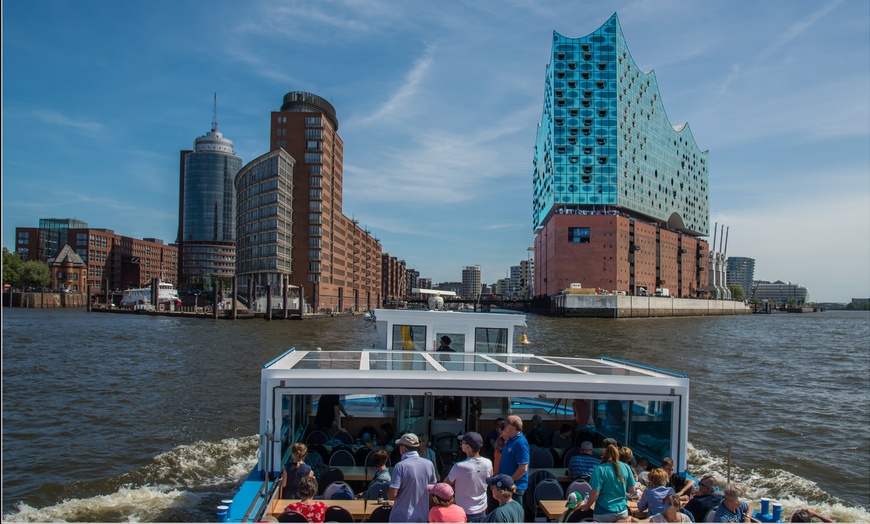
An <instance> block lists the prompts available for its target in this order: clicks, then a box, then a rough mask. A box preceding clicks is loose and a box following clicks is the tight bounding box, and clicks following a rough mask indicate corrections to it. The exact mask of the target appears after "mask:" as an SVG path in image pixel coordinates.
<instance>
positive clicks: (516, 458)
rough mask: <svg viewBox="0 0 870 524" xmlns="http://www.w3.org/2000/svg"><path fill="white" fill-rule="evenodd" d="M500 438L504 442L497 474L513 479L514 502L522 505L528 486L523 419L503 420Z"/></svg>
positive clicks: (527, 451)
mask: <svg viewBox="0 0 870 524" xmlns="http://www.w3.org/2000/svg"><path fill="white" fill-rule="evenodd" d="M502 436H503V437H504V438H505V440H506V442H505V443H504V449H502V452H501V460H500V461H499V463H498V472H499V474H504V475H508V476H509V477H511V478H512V479H513V481H514V485H515V486H516V488H517V490H516V491H515V492H514V500H516V501H518V502H520V503H522V501H523V493H524V492H525V491H526V488H527V487H528V486H529V441H528V440H526V436H525V435H523V419H521V418H520V417H518V416H516V415H511V416H509V417H508V418H507V419H506V420H505V426H504V431H502Z"/></svg>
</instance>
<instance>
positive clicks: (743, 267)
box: [725, 257, 755, 299]
mask: <svg viewBox="0 0 870 524" xmlns="http://www.w3.org/2000/svg"><path fill="white" fill-rule="evenodd" d="M725 273H726V275H727V276H726V278H725V281H726V282H727V283H728V285H731V284H739V285H740V287H742V288H743V293H745V294H746V298H747V299H748V298H749V297H750V295H752V283H753V281H754V280H755V259H754V258H747V257H728V260H727V261H726V266H725Z"/></svg>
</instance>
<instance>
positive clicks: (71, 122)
mask: <svg viewBox="0 0 870 524" xmlns="http://www.w3.org/2000/svg"><path fill="white" fill-rule="evenodd" d="M32 113H33V116H35V117H36V118H37V119H39V120H40V121H42V122H44V123H46V124H50V125H52V126H63V127H71V128H73V129H78V130H81V131H87V132H98V131H102V130H103V127H104V126H103V124H101V123H99V122H94V121H87V120H81V119H78V118H75V117H71V116H67V115H65V114H63V113H59V112H57V111H53V110H50V109H34V110H33V112H32Z"/></svg>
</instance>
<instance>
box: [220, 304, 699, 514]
mask: <svg viewBox="0 0 870 524" xmlns="http://www.w3.org/2000/svg"><path fill="white" fill-rule="evenodd" d="M439 299H440V297H437V296H433V297H431V298H430V300H429V302H430V310H428V311H427V310H401V309H377V310H374V311H373V312H372V313H371V314H370V315H367V317H366V324H368V325H371V324H374V325H375V326H376V329H377V332H378V343H377V344H376V345H377V347H376V348H372V349H362V348H361V349H360V350H344V351H329V350H326V349H324V350H321V348H316V349H313V350H312V349H305V350H303V349H296V348H291V349H290V350H288V351H287V352H285V353H284V354H282V355H281V356H279V357H277V358H276V359H274V360H273V361H271V362H269V363H267V364H266V365H265V366H263V369H262V371H261V384H260V422H259V434H260V445H259V452H258V460H257V464H256V466H255V467H254V469H253V471H252V472H251V473H250V475H249V476H248V477H247V478H246V479H245V480H244V481H243V482H242V484H241V486H240V487H239V490H238V492H237V494H236V495H235V496H234V498H233V499H232V501H231V502H230V501H225V502H226V504H225V505H222V506H219V507H218V520H219V521H230V522H255V521H257V520H259V519H261V518H263V517H264V516H267V515H273V516H277V515H279V514H280V513H281V512H282V510H283V509H284V507H285V506H286V503H287V501H284V500H280V495H281V494H280V491H281V490H280V489H279V487H280V484H281V479H280V476H281V473H282V469H283V465H284V463H285V462H286V461H287V460H288V458H289V455H290V447H291V446H292V445H293V444H294V443H296V442H306V443H308V447H309V452H310V455H309V456H311V454H315V453H316V454H317V455H318V460H315V461H314V462H318V461H322V464H324V467H325V466H326V465H332V466H333V467H337V468H339V469H341V470H343V477H344V481H345V482H348V483H350V484H354V483H357V486H356V487H354V490H355V492H356V493H359V492H360V491H361V490H362V489H364V487H365V486H367V485H368V481H370V480H371V477H372V475H373V473H374V470H373V469H372V468H370V467H367V465H366V457H365V455H366V454H367V452H368V451H369V449H371V448H372V446H375V447H377V446H378V445H381V446H383V447H385V448H386V449H387V450H388V451H390V452H391V453H392V455H391V461H390V463H389V465H390V466H392V465H394V464H395V462H397V461H398V459H399V457H398V456H397V455H398V453H397V451H398V450H394V449H392V443H393V442H392V440H394V439H396V438H398V437H399V436H401V435H402V434H404V433H406V432H413V433H416V434H418V435H424V434H425V435H431V436H432V437H431V439H430V448H431V449H433V450H434V451H435V452H436V471H437V472H438V473H439V474H440V475H442V476H443V475H445V474H446V472H447V471H449V467H450V466H451V465H452V463H453V462H454V461H456V460H460V459H461V456H460V451H459V445H458V440H457V438H456V437H457V435H460V434H463V433H465V432H466V431H477V432H478V433H480V434H482V435H484V436H486V435H487V434H489V433H490V431H492V430H493V428H494V427H495V421H496V419H497V418H499V417H506V416H507V415H509V414H515V415H519V416H520V417H521V418H522V419H523V420H524V421H526V422H527V423H529V422H530V421H531V419H532V417H534V416H535V415H540V416H541V419H542V421H543V424H544V425H545V426H546V428H547V430H548V432H549V433H550V434H553V435H555V434H558V433H559V430H560V428H561V427H562V425H563V424H569V425H571V426H572V427H574V426H575V417H574V410H573V406H574V405H576V404H575V400H585V401H586V403H587V405H588V406H589V407H590V418H589V419H588V420H587V422H588V423H589V424H588V425H584V430H585V431H586V433H585V434H584V436H583V439H584V440H587V439H593V440H594V445H595V446H596V447H599V446H600V444H601V441H602V440H603V439H604V438H608V437H610V438H615V439H616V440H617V441H618V442H619V444H620V445H626V446H629V447H630V448H631V449H632V450H633V451H634V453H635V454H636V455H637V456H642V457H646V458H647V459H649V461H650V463H651V464H653V465H656V464H660V463H661V460H662V459H663V458H665V457H671V458H672V459H673V460H674V462H675V463H676V465H677V468H678V470H679V471H681V472H685V470H686V462H687V453H688V450H687V447H688V444H687V439H688V418H689V379H688V378H687V377H686V376H685V375H683V374H680V373H674V372H671V371H666V370H663V369H657V368H653V367H649V366H645V365H641V364H637V363H632V362H627V361H623V360H616V359H611V358H606V357H601V358H579V357H564V356H544V355H542V354H539V353H541V352H539V351H535V353H534V354H533V353H530V352H526V351H525V349H524V348H525V346H527V345H528V344H527V343H528V339H527V337H526V335H525V330H524V329H525V326H526V319H525V316H524V315H521V314H500V313H465V312H456V311H443V310H440V307H439V306H441V304H443V300H440V302H441V304H439ZM444 336H446V337H448V338H449V340H450V348H451V349H452V350H453V351H438V349H439V341H440V340H441V339H442V337H444ZM517 348H519V349H517ZM321 395H340V396H341V399H342V404H343V406H344V408H345V410H346V411H347V412H348V414H350V415H353V418H352V419H350V420H348V419H345V420H343V422H342V424H343V427H344V429H345V430H346V431H344V432H340V433H337V434H336V435H330V436H326V435H324V434H323V433H322V432H318V431H315V430H313V420H314V416H315V414H316V412H317V407H318V399H319V398H320V396H321ZM381 428H392V429H394V433H393V434H390V435H388V434H384V431H383V430H382V429H381ZM554 440H555V439H554ZM579 445H580V442H573V441H568V442H564V441H563V442H562V443H560V444H559V445H558V446H556V443H555V441H554V446H556V447H554V448H552V449H551V450H547V453H546V456H545V457H543V459H542V462H540V463H536V458H535V456H536V450H534V449H533V450H532V463H531V464H530V467H531V473H533V474H534V472H535V471H536V470H538V469H549V470H550V472H551V473H552V475H553V476H554V477H556V478H557V479H558V480H560V481H562V482H568V481H570V480H571V479H567V478H565V477H566V476H567V472H566V470H565V465H564V462H563V461H562V457H563V456H564V453H565V452H566V451H567V450H569V449H571V448H573V447H575V446H577V447H579ZM339 449H343V450H345V451H348V452H349V453H348V454H350V455H352V456H353V462H352V463H351V462H350V461H349V460H348V457H347V454H343V455H344V459H345V460H344V461H342V462H341V465H339V464H338V462H339V461H337V460H333V457H331V456H330V455H335V454H337V453H338V450H339ZM322 455H326V456H322ZM539 456H540V454H539ZM547 457H549V458H547ZM321 471H323V470H321ZM321 480H323V479H321ZM321 483H322V482H321ZM324 487H325V486H320V489H321V490H323V489H324ZM341 504H342V505H343V506H344V507H346V508H348V507H349V506H353V508H351V509H352V511H353V514H354V518H355V520H357V521H362V520H367V517H368V516H369V514H370V513H371V511H373V510H374V509H375V508H376V507H378V506H379V505H380V503H378V502H376V501H374V500H373V501H364V500H348V501H341ZM357 506H359V507H357Z"/></svg>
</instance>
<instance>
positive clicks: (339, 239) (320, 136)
mask: <svg viewBox="0 0 870 524" xmlns="http://www.w3.org/2000/svg"><path fill="white" fill-rule="evenodd" d="M269 142H270V146H269V147H270V150H272V151H274V150H277V149H283V150H284V151H286V152H287V153H289V154H290V156H292V157H293V158H294V159H295V161H296V165H295V168H294V174H293V210H292V235H293V246H292V262H291V267H292V272H291V277H290V278H291V283H292V284H293V285H296V286H299V287H300V288H302V294H303V295H304V297H305V300H306V303H307V304H309V305H311V306H312V307H313V308H315V309H332V310H343V311H347V310H359V309H367V308H373V307H377V306H380V305H381V244H380V242H379V241H378V240H377V239H376V238H374V237H373V236H372V235H371V233H370V231H369V230H367V229H365V228H362V227H360V226H359V224H358V222H357V221H356V220H353V219H350V218H348V217H346V216H345V215H344V214H343V212H342V188H343V176H344V174H343V162H344V151H343V148H344V146H343V142H342V140H341V137H340V136H339V135H338V117H337V116H336V112H335V108H334V107H333V106H332V104H330V103H329V102H328V101H327V100H325V99H323V98H321V97H319V96H317V95H314V94H311V93H306V92H304V91H291V92H289V93H287V94H286V95H284V103H283V104H282V105H281V109H280V111H275V112H273V113H272V115H271V131H270V134H269Z"/></svg>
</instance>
